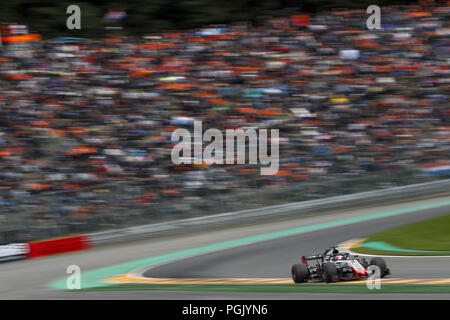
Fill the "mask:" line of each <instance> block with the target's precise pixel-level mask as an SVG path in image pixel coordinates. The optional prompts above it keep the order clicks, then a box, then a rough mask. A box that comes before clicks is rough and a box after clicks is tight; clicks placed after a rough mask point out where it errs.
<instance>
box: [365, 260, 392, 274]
mask: <svg viewBox="0 0 450 320" xmlns="http://www.w3.org/2000/svg"><path fill="white" fill-rule="evenodd" d="M370 264H371V265H375V266H378V267H379V268H380V273H381V274H380V276H381V277H382V278H383V277H384V276H386V275H388V274H389V273H390V272H389V269H388V267H387V265H386V261H384V259H383V258H381V257H374V258H372V259H370Z"/></svg>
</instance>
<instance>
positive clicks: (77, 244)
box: [27, 235, 91, 258]
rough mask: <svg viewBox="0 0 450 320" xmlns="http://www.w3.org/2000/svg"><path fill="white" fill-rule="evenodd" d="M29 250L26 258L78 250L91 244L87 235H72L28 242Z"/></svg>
mask: <svg viewBox="0 0 450 320" xmlns="http://www.w3.org/2000/svg"><path fill="white" fill-rule="evenodd" d="M28 245H29V246H30V247H29V248H30V251H29V252H28V254H27V258H37V257H42V256H48V255H52V254H58V253H63V252H71V251H79V250H85V249H88V248H89V247H90V246H91V241H90V239H89V236H84V235H81V236H73V237H65V238H57V239H50V240H42V241H35V242H29V243H28Z"/></svg>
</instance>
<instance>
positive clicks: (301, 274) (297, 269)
mask: <svg viewBox="0 0 450 320" xmlns="http://www.w3.org/2000/svg"><path fill="white" fill-rule="evenodd" d="M291 274H292V280H294V282H295V283H302V282H306V281H308V278H309V270H308V267H307V266H306V264H302V263H299V264H294V265H293V266H292V269H291Z"/></svg>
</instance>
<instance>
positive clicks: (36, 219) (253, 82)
mask: <svg viewBox="0 0 450 320" xmlns="http://www.w3.org/2000/svg"><path fill="white" fill-rule="evenodd" d="M295 14H296V13H295V12H287V11H284V12H282V13H280V14H274V15H273V16H270V17H263V18H262V19H261V21H260V22H259V23H258V24H257V25H250V24H249V23H234V24H231V25H220V26H208V27H205V28H202V29H196V30H184V31H177V32H168V33H162V34H151V35H149V36H146V37H142V38H131V37H118V36H115V37H106V38H105V39H103V40H101V41H99V40H88V39H53V40H50V41H40V42H38V43H35V44H33V45H28V46H15V47H7V46H3V48H2V49H1V52H0V77H1V80H0V81H1V90H0V210H1V211H0V222H2V223H3V226H6V227H4V228H5V229H4V230H8V229H7V228H12V229H11V230H13V229H14V228H16V226H18V225H19V226H27V228H24V230H21V232H20V233H19V234H15V236H17V237H21V238H26V237H29V238H33V237H36V236H37V235H36V234H34V233H33V232H31V231H29V230H32V228H37V227H39V226H40V227H41V229H45V230H46V231H48V230H54V232H55V233H54V234H55V235H56V234H58V232H59V231H58V230H60V231H61V230H63V231H61V232H66V233H70V232H76V231H79V230H91V229H96V228H102V227H116V226H119V225H127V224H133V223H139V222H141V221H150V220H151V219H148V220H145V219H144V220H139V218H143V217H153V218H155V219H157V217H156V216H157V214H156V213H158V214H159V215H163V216H164V213H175V215H176V213H177V212H188V211H192V206H191V204H195V203H197V202H198V203H200V202H201V201H202V200H204V201H205V203H206V204H207V205H209V206H208V208H209V210H210V211H209V212H210V213H214V212H218V208H217V206H215V205H214V201H215V200H212V199H213V197H214V196H222V197H223V199H222V200H223V201H225V202H226V201H228V202H230V203H233V202H235V201H236V199H237V198H236V196H235V195H236V194H245V193H246V192H247V193H249V199H250V200H249V201H252V199H253V201H256V200H255V198H252V193H254V191H255V190H263V189H265V188H266V189H267V188H270V187H275V188H273V189H277V190H281V189H280V188H283V187H289V186H295V185H297V184H298V183H306V182H311V181H320V180H321V179H342V178H349V177H350V178H361V179H364V177H365V176H369V175H372V176H378V177H388V176H390V175H393V174H395V172H398V171H401V170H403V171H405V172H406V171H408V170H409V171H410V172H416V171H417V172H421V169H422V168H424V167H427V166H428V167H429V166H430V165H433V164H435V165H436V166H439V165H443V166H445V165H447V166H448V165H449V163H448V161H449V145H450V117H449V114H450V111H449V110H450V109H449V94H450V90H449V88H450V67H449V64H450V42H449V37H450V26H449V21H450V19H449V15H450V8H449V7H442V6H441V7H437V6H436V7H433V6H429V7H426V8H424V7H420V6H412V5H411V6H402V7H383V8H381V27H382V28H381V29H380V30H368V29H367V27H366V19H367V18H368V15H367V14H366V13H365V11H364V10H355V11H334V12H324V13H319V14H316V15H313V16H301V17H302V19H301V21H300V22H299V21H298V19H296V18H295V17H293V15H295ZM105 32H106V31H105ZM193 120H200V121H202V122H203V125H204V129H206V128H208V127H209V128H217V129H219V130H225V129H227V128H248V127H256V128H276V129H279V130H280V139H279V144H280V169H279V172H278V174H276V175H272V176H261V175H260V170H259V169H258V167H257V166H246V165H244V166H239V165H212V166H207V165H189V166H174V165H173V163H172V161H171V158H170V154H171V150H172V147H173V145H174V144H173V143H172V142H171V141H170V136H171V132H172V131H173V130H175V129H177V128H180V127H184V128H188V129H190V130H192V121H193ZM411 178H413V176H411ZM380 182H382V181H380ZM411 182H414V181H411ZM374 187H375V186H374ZM298 192H299V193H302V192H305V191H304V190H298ZM209 197H212V198H209ZM208 199H209V200H208ZM285 200H286V199H284V198H283V196H282V195H279V196H278V201H279V202H283V201H285ZM243 201H244V202H245V200H243ZM136 208H138V209H139V210H134V209H136ZM131 209H133V210H131ZM219 209H220V208H219ZM134 215H135V216H134ZM171 216H174V215H171ZM15 217H16V219H15ZM23 217H28V218H27V219H28V220H27V221H24V220H23V219H24V218H23ZM30 219H31V220H30ZM133 219H135V220H133ZM152 221H153V220H152ZM155 221H156V220H155ZM27 230H28V231H27Z"/></svg>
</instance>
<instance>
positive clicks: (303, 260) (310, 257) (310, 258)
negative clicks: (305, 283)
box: [302, 254, 323, 264]
mask: <svg viewBox="0 0 450 320" xmlns="http://www.w3.org/2000/svg"><path fill="white" fill-rule="evenodd" d="M316 259H317V260H318V259H322V260H323V254H317V255H313V256H303V257H302V262H303V263H305V264H306V263H307V262H308V260H316Z"/></svg>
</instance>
